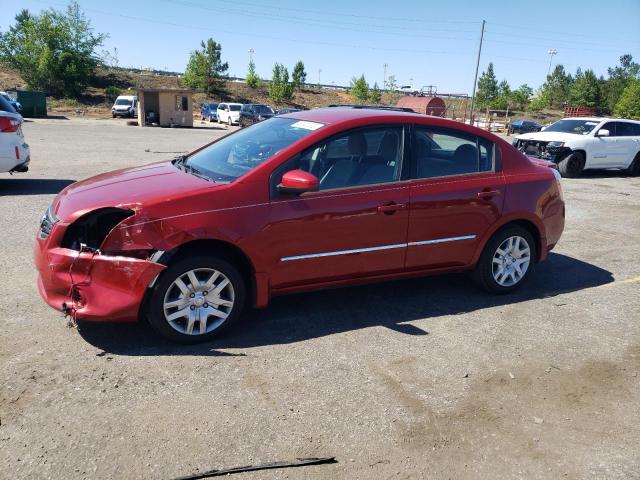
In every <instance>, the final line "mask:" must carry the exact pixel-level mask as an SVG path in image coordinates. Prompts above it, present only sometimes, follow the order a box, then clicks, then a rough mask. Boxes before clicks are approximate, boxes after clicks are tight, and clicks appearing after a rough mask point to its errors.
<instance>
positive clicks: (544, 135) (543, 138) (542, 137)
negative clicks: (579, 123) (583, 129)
mask: <svg viewBox="0 0 640 480" xmlns="http://www.w3.org/2000/svg"><path fill="white" fill-rule="evenodd" d="M580 137H582V135H576V134H574V133H563V132H532V133H525V134H522V135H517V136H516V137H515V138H516V139H518V140H538V141H540V142H568V141H571V140H575V139H578V138H580Z"/></svg>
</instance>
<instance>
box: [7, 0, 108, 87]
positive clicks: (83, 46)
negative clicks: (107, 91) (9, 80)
mask: <svg viewBox="0 0 640 480" xmlns="http://www.w3.org/2000/svg"><path fill="white" fill-rule="evenodd" d="M15 21H16V23H15V25H13V26H11V27H9V30H7V31H6V32H0V61H2V62H5V63H6V64H8V65H10V66H11V67H13V68H15V69H16V70H18V72H20V75H21V76H22V78H23V79H24V80H25V82H26V83H27V85H28V86H29V87H30V88H34V89H39V90H45V91H48V92H50V93H53V94H54V95H65V96H78V95H79V94H80V93H82V92H83V91H84V89H85V88H86V87H87V85H88V84H89V80H90V78H91V75H92V74H93V73H94V71H95V68H96V66H97V65H98V53H97V52H96V49H97V48H98V47H99V46H101V45H102V43H103V42H104V40H105V38H107V35H106V34H102V33H99V34H94V33H93V29H92V28H91V23H90V22H89V20H87V18H86V17H85V15H84V13H83V12H82V11H81V10H80V6H79V5H78V3H77V2H75V1H73V2H70V3H69V4H68V5H67V8H66V10H64V11H60V10H55V9H49V10H44V11H42V12H41V13H40V14H39V15H32V14H31V13H30V12H29V11H28V10H22V11H21V12H20V13H19V14H18V15H17V16H16V17H15Z"/></svg>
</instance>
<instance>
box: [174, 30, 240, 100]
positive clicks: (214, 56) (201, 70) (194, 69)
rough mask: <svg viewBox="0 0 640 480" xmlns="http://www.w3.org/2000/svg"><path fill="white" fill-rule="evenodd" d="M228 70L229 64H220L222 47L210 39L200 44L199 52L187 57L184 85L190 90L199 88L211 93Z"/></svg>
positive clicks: (196, 51)
mask: <svg viewBox="0 0 640 480" xmlns="http://www.w3.org/2000/svg"><path fill="white" fill-rule="evenodd" d="M228 70H229V64H228V63H227V62H222V45H220V44H219V43H217V42H215V41H214V40H213V39H212V38H210V39H208V40H207V41H206V42H205V41H204V40H203V41H202V42H200V50H194V51H193V52H191V54H190V55H189V62H188V63H187V68H186V69H185V72H184V83H185V84H186V85H187V86H188V87H191V88H200V89H202V90H204V91H205V92H207V93H211V92H212V91H213V90H215V89H216V88H218V87H219V86H220V84H221V81H220V80H221V78H222V77H223V76H224V75H226V73H227V71H228Z"/></svg>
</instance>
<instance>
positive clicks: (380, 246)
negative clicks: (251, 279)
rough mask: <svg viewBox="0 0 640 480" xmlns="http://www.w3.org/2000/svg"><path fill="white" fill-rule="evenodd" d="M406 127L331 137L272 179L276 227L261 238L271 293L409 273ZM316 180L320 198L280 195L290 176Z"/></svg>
mask: <svg viewBox="0 0 640 480" xmlns="http://www.w3.org/2000/svg"><path fill="white" fill-rule="evenodd" d="M403 138H404V134H403V128H402V127H401V126H400V127H399V126H392V127H368V128H364V129H358V130H354V131H350V132H348V133H346V134H342V135H339V136H337V137H333V138H331V139H329V140H327V141H324V142H322V143H321V144H319V145H316V146H314V147H312V148H311V149H309V150H308V151H306V152H305V153H303V154H301V155H299V156H296V157H295V158H294V159H292V160H290V161H289V162H287V163H285V165H283V166H281V167H280V168H279V169H278V170H277V171H276V172H274V174H273V175H272V180H271V181H272V201H271V205H270V222H269V225H268V228H266V229H265V230H264V231H263V232H262V234H261V241H262V242H263V243H264V247H265V249H264V250H265V252H269V253H268V254H269V255H270V256H271V258H270V259H268V263H269V264H271V268H270V282H271V286H272V287H273V288H286V287H288V286H292V285H296V284H303V283H315V282H322V281H332V280H340V279H347V280H348V279H350V278H356V277H361V276H369V275H374V274H383V273H386V272H391V271H398V270H401V269H403V268H404V262H405V252H406V241H407V226H408V220H409V209H408V205H409V188H408V185H407V184H406V182H405V183H402V182H400V181H399V179H400V173H401V166H402V145H403V143H404V141H403ZM293 169H303V170H306V171H308V172H310V173H312V174H314V175H315V176H317V177H318V179H319V183H320V187H319V190H318V191H317V192H307V193H304V194H302V195H290V194H279V193H278V192H277V190H276V189H275V186H276V185H277V184H278V183H279V181H280V179H281V178H282V175H283V174H284V173H285V172H286V171H289V170H293Z"/></svg>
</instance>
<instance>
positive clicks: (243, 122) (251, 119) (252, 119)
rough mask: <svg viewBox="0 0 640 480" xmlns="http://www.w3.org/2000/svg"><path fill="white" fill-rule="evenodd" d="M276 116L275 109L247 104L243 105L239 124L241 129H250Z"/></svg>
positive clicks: (257, 104) (256, 104)
mask: <svg viewBox="0 0 640 480" xmlns="http://www.w3.org/2000/svg"><path fill="white" fill-rule="evenodd" d="M274 115H275V112H274V111H273V108H271V107H270V106H268V105H262V104H259V103H247V104H244V105H242V109H241V110H240V118H239V120H238V124H239V125H240V126H241V127H248V126H250V125H253V124H254V123H258V122H262V121H263V120H267V119H269V118H271V117H273V116H274Z"/></svg>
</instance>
